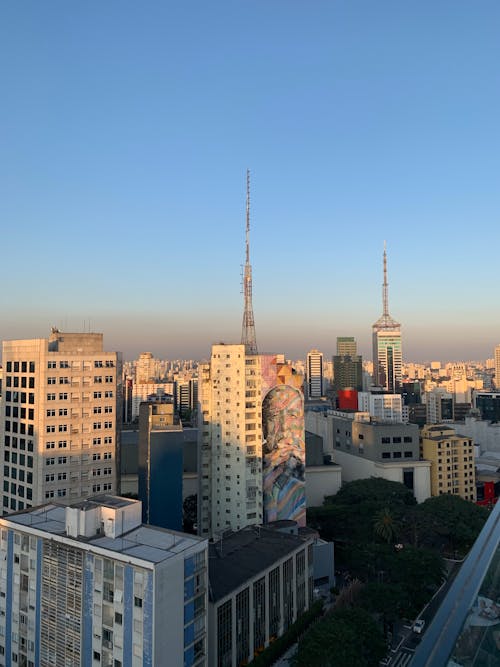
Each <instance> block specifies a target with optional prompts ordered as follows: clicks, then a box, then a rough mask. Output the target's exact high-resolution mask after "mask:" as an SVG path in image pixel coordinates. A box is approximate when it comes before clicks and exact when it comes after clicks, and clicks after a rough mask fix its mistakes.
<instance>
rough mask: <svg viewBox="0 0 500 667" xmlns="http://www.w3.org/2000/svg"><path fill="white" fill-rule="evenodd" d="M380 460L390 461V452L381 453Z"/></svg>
mask: <svg viewBox="0 0 500 667" xmlns="http://www.w3.org/2000/svg"><path fill="white" fill-rule="evenodd" d="M382 458H383V459H390V458H391V453H390V452H382Z"/></svg>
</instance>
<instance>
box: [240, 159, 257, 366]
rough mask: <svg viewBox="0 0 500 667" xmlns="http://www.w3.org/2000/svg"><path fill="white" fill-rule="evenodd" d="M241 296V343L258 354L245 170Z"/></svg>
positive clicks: (248, 180)
mask: <svg viewBox="0 0 500 667" xmlns="http://www.w3.org/2000/svg"><path fill="white" fill-rule="evenodd" d="M243 294H244V298H245V307H244V311H243V325H242V328H241V343H242V345H244V346H245V350H246V353H247V354H258V352H257V340H256V338H255V322H254V319H253V306H252V266H251V264H250V171H249V170H248V169H247V204H246V255H245V268H244V270H243Z"/></svg>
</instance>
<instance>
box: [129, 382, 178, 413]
mask: <svg viewBox="0 0 500 667" xmlns="http://www.w3.org/2000/svg"><path fill="white" fill-rule="evenodd" d="M152 394H165V395H166V396H172V397H174V396H175V383H174V382H163V381H162V382H144V383H139V384H137V383H134V385H133V386H132V408H131V417H132V421H134V420H136V419H139V410H140V406H141V403H142V402H143V401H147V400H148V396H151V395H152Z"/></svg>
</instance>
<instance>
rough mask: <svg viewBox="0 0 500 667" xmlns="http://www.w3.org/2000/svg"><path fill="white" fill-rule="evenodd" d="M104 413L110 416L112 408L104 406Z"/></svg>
mask: <svg viewBox="0 0 500 667" xmlns="http://www.w3.org/2000/svg"><path fill="white" fill-rule="evenodd" d="M104 412H105V413H107V414H111V413H112V412H113V406H112V405H105V406H104Z"/></svg>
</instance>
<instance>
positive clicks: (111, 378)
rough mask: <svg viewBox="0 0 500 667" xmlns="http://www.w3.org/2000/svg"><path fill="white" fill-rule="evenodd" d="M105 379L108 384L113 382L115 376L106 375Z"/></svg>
mask: <svg viewBox="0 0 500 667" xmlns="http://www.w3.org/2000/svg"><path fill="white" fill-rule="evenodd" d="M104 381H105V382H107V383H108V384H112V383H113V376H112V375H106V377H105V378H104Z"/></svg>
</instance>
